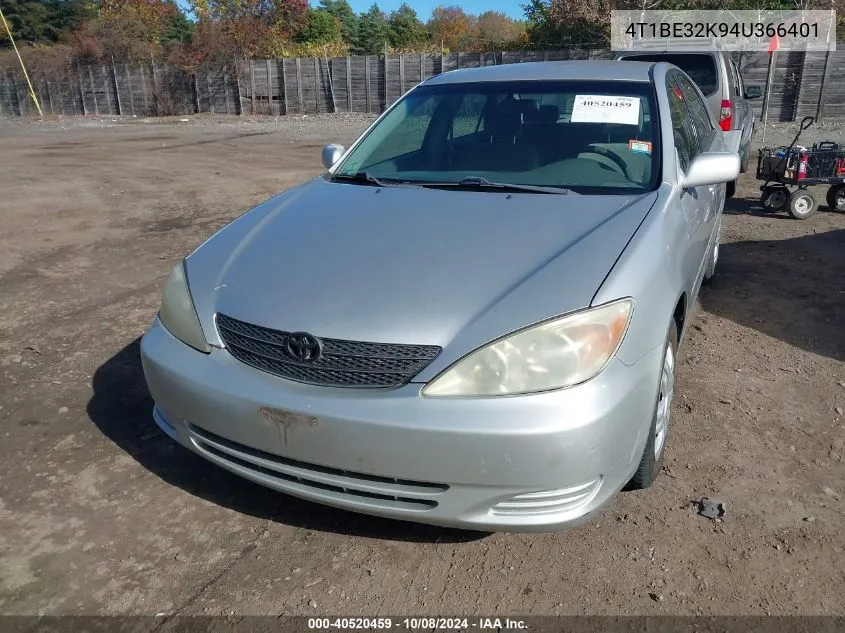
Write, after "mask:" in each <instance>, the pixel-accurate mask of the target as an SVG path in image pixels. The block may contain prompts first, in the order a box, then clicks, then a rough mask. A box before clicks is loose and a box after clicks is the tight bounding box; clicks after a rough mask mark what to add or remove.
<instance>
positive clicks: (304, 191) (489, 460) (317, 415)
mask: <svg viewBox="0 0 845 633" xmlns="http://www.w3.org/2000/svg"><path fill="white" fill-rule="evenodd" d="M737 141H738V139H734V138H733V137H732V135H731V133H723V132H722V131H721V130H720V129H719V127H718V124H717V122H715V121H714V120H713V118H712V115H710V114H709V109H708V108H707V106H706V103H705V101H704V99H703V97H702V95H701V93H700V92H699V90H698V89H697V88H696V87H695V85H694V84H693V83H692V82H691V81H690V79H689V78H688V77H687V76H686V75H685V74H684V73H683V72H681V71H680V70H679V69H677V68H675V67H674V66H671V65H669V64H666V63H657V64H650V63H629V64H620V63H614V62H596V61H591V62H550V63H539V64H515V65H506V66H497V67H488V68H480V69H467V70H460V71H456V72H450V73H446V74H443V75H440V76H438V77H435V78H433V79H429V80H428V81H425V82H423V83H422V84H420V85H419V86H417V87H416V88H414V89H413V90H411V91H410V92H409V93H408V94H406V95H405V96H404V97H403V98H402V99H401V100H399V101H398V102H397V103H396V104H394V105H393V106H392V107H391V108H390V109H389V110H388V111H387V112H385V113H384V114H383V115H382V116H381V117H380V118H379V119H378V120H377V121H376V122H375V123H374V124H373V125H372V126H371V127H370V128H369V129H368V130H367V131H366V132H365V133H364V134H363V135H362V136H361V137H360V138H359V139H358V140H357V141H356V142H355V143H354V144H353V145H352V146H351V147H350V148H349V149H348V150H344V149H343V148H341V147H340V146H337V145H330V146H327V147H326V148H325V150H324V152H323V160H324V164H325V165H326V167H327V172H326V173H324V174H323V175H321V176H319V177H317V178H314V179H313V180H311V181H309V182H306V183H304V184H302V185H300V186H297V187H295V188H293V189H290V190H288V191H286V192H284V193H282V194H280V195H278V196H276V197H274V198H272V199H270V200H268V201H267V202H265V203H263V204H261V205H259V206H258V207H256V208H254V209H252V210H251V211H249V212H248V213H245V214H244V215H242V216H240V217H239V218H238V219H236V220H235V221H234V222H232V223H231V224H229V225H228V226H226V227H225V228H223V229H222V230H220V231H219V232H217V233H216V234H215V235H213V236H212V237H211V238H210V239H209V240H208V241H206V242H205V243H204V244H203V245H202V246H200V247H199V248H198V249H197V250H196V251H194V252H193V253H192V254H190V255H189V256H188V257H187V258H185V259H184V261H182V262H180V263H179V264H178V265H177V266H176V267H175V268H174V269H173V271H172V272H171V274H170V277H169V279H168V280H167V283H166V285H165V288H164V297H163V302H162V305H161V310H160V312H159V314H158V316H157V318H156V319H155V322H154V323H153V325H152V327H151V328H150V329H149V331H148V332H147V333H146V334H145V336H144V338H143V341H142V343H141V351H142V358H143V364H144V371H145V375H146V379H147V382H148V384H149V388H150V391H151V393H152V396H153V398H154V400H155V408H154V410H153V417H154V419H155V421H156V423H157V424H158V425H159V426H160V427H161V428H162V429H163V430H164V431H165V432H166V433H167V434H168V435H170V436H171V437H172V438H173V439H174V440H176V441H177V442H179V443H180V444H182V445H184V446H186V447H188V448H189V449H191V450H192V451H195V452H196V453H198V454H200V455H202V456H203V457H205V458H206V459H208V460H209V461H211V462H213V463H215V464H217V465H219V466H220V467H222V468H225V469H227V470H229V471H231V472H234V473H236V474H238V475H241V476H243V477H245V478H247V479H250V480H252V481H255V482H258V483H260V484H263V485H265V486H268V487H270V488H273V489H275V490H278V491H280V492H284V493H288V494H291V495H295V496H298V497H303V498H306V499H310V500H313V501H316V502H318V503H324V504H327V505H331V506H336V507H339V508H346V509H348V510H353V511H357V512H364V513H368V514H372V515H379V516H384V517H393V518H397V519H406V520H410V521H418V522H424V523H431V524H437V525H444V526H456V527H463V528H471V529H479V530H509V531H510V530H557V529H562V528H566V527H570V526H574V525H577V524H579V523H580V522H582V521H584V520H585V519H586V518H588V517H589V516H590V515H591V514H593V513H595V512H596V511H597V510H598V509H599V508H601V507H602V506H603V505H605V504H606V503H608V502H609V501H610V500H611V499H612V498H613V497H614V496H615V495H616V493H617V492H618V491H620V490H621V489H623V488H626V487H627V488H644V487H647V486H649V485H650V484H651V483H652V482H653V481H654V479H655V477H656V476H657V475H658V473H659V472H660V465H661V461H662V459H663V454H664V452H665V447H666V439H667V434H668V431H669V421H670V412H671V405H672V396H673V393H674V376H675V358H676V351H677V346H678V344H679V342H680V341H681V339H682V338H683V334H684V330H685V325H686V323H687V315H688V314H689V311H690V308H691V306H692V305H693V303H694V301H695V297H696V295H697V293H698V291H699V288H700V286H701V284H702V283H703V282H706V281H707V280H708V279H710V278H711V277H712V276H713V274H714V272H715V266H716V260H717V257H718V253H719V226H720V219H721V213H722V207H723V204H724V200H725V184H724V183H726V182H729V181H732V180H734V179H735V178H736V177H737V175H738V173H739V167H740V165H739V156H738V154H737V151H736V149H737V148H736V146H737Z"/></svg>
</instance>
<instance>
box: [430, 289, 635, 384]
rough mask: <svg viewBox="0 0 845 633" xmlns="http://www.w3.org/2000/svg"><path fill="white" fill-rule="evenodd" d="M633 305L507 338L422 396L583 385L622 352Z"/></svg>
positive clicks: (616, 305)
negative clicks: (621, 347)
mask: <svg viewBox="0 0 845 633" xmlns="http://www.w3.org/2000/svg"><path fill="white" fill-rule="evenodd" d="M633 307H634V301H633V299H620V300H619V301H614V302H612V303H606V304H605V305H602V306H599V307H597V308H591V309H589V310H584V311H582V312H576V313H575V314H570V315H568V316H564V317H561V318H558V319H554V320H551V321H546V322H545V323H541V324H539V325H535V326H533V327H530V328H528V329H526V330H522V331H520V332H516V333H515V334H511V335H509V336H506V337H505V338H502V339H499V340H498V341H496V342H495V343H491V344H489V345H486V346H485V347H482V348H480V349H477V350H476V351H474V352H472V353H471V354H469V355H468V356H465V357H464V358H462V359H461V360H459V361H458V362H457V363H455V364H454V365H452V366H451V367H450V368H449V369H447V370H446V371H445V372H444V373H442V374H440V376H438V377H437V378H435V379H434V380H433V381H432V382H430V383H429V384H428V385H427V386H426V387H425V388H424V389H423V391H422V393H423V395H424V396H452V397H455V396H508V395H514V394H526V393H536V392H539V391H548V390H550V389H560V388H562V387H570V386H572V385H577V384H578V383H581V382H584V381H586V380H589V379H590V378H592V377H593V376H595V375H596V374H598V373H599V372H600V371H601V370H602V369H604V367H605V365H607V363H608V361H609V360H610V359H611V358H613V355H614V354H616V350H617V349H619V344H620V343H621V342H622V339H623V338H624V336H625V332H626V330H627V329H628V322H629V321H630V319H631V312H632V311H633Z"/></svg>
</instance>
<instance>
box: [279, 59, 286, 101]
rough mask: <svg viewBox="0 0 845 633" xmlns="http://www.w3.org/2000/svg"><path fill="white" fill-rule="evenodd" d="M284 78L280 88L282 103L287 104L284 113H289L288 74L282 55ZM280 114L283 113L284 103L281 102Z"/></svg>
mask: <svg viewBox="0 0 845 633" xmlns="http://www.w3.org/2000/svg"><path fill="white" fill-rule="evenodd" d="M281 61H282V80H281V82H280V83H281V85H280V86H279V88H280V94H281V96H282V103H283V104H284V106H285V111H284V114H287V113H288V74H287V71H286V70H285V58H284V57H282V60H281ZM279 114H282V104H279Z"/></svg>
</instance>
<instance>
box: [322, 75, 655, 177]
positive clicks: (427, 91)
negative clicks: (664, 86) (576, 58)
mask: <svg viewBox="0 0 845 633" xmlns="http://www.w3.org/2000/svg"><path fill="white" fill-rule="evenodd" d="M655 113H656V110H655V105H654V94H653V90H652V86H651V84H648V83H633V82H632V83H628V82H595V81H589V82H583V81H580V82H575V81H554V82H538V81H511V82H475V83H466V84H443V85H430V86H425V85H423V86H420V87H418V88H416V89H415V90H413V91H411V92H410V93H408V94H407V95H406V96H405V97H404V99H402V100H401V101H400V102H399V103H398V104H397V105H396V107H394V108H393V109H392V110H391V111H390V112H389V113H388V114H387V115H386V116H385V117H384V118H383V119H382V120H381V121H380V122H379V123H378V125H376V126H375V127H374V128H373V129H372V130H371V131H370V132H369V133H368V134H367V135H366V137H365V138H364V139H363V140H362V141H361V142H360V143H359V144H358V146H357V147H355V148H354V149H353V150H352V151H351V152H350V153H349V155H348V156H347V158H346V159H345V160H344V161H343V163H342V164H340V165H339V166H338V168H337V169H336V170H335V172H334V177H335V178H338V179H349V178H353V177H355V176H356V175H361V174H362V173H364V172H365V173H366V175H367V176H368V177H374V178H376V179H378V180H379V181H381V182H385V183H387V182H403V183H415V184H421V185H426V184H431V185H433V186H436V185H438V184H439V185H448V184H450V183H451V184H457V183H461V182H462V181H466V180H467V179H479V178H481V179H484V181H490V182H491V183H498V184H506V185H533V186H543V187H558V188H564V189H570V190H574V191H577V192H578V193H633V192H636V191H643V190H650V189H653V188H654V187H655V186H656V184H657V182H656V181H657V175H658V172H659V169H658V167H659V150H660V147H659V144H660V135H659V130H658V124H657V116H656V114H655Z"/></svg>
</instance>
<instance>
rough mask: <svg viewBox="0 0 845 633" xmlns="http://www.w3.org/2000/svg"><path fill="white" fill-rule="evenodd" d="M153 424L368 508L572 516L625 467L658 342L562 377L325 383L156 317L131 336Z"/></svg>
mask: <svg viewBox="0 0 845 633" xmlns="http://www.w3.org/2000/svg"><path fill="white" fill-rule="evenodd" d="M141 353H142V361H143V365H144V373H145V376H146V378H147V382H148V385H149V388H150V391H151V393H152V396H153V399H154V400H155V403H156V405H155V410H154V413H153V415H154V418H155V421H156V423H157V424H158V425H159V426H160V427H161V428H162V429H163V430H164V431H165V432H166V433H167V434H168V435H170V436H171V437H172V438H173V439H174V440H176V441H177V442H179V443H180V444H182V445H184V446H186V447H187V448H189V449H190V450H192V451H194V452H196V453H198V454H200V455H202V456H203V457H205V458H206V459H208V460H209V461H211V462H213V463H215V464H217V465H219V466H221V467H222V468H225V469H227V470H229V471H231V472H234V473H236V474H238V475H241V476H243V477H245V478H247V479H250V480H252V481H255V482H258V483H260V484H263V485H265V486H267V487H270V488H273V489H275V490H278V491H280V492H284V493H288V494H291V495H295V496H298V497H302V498H306V499H310V500H313V501H316V502H319V503H323V504H326V505H330V506H335V507H339V508H345V509H348V510H352V511H357V512H363V513H367V514H372V515H378V516H383V517H390V518H395V519H405V520H410V521H417V522H422V523H429V524H435V525H443V526H451V527H460V528H468V529H478V530H504V531H520V530H537V531H547V530H557V529H562V528H566V527H571V526H575V525H578V524H579V523H581V522H583V521H584V520H586V519H587V518H588V517H589V516H590V515H592V514H593V513H595V512H596V511H597V510H598V509H600V508H601V507H602V506H603V505H605V504H606V503H607V502H608V501H609V500H611V499H612V498H613V496H614V495H615V494H616V493H617V492H618V491H619V489H620V488H622V486H624V485H625V484H626V483H627V481H628V480H629V479H630V477H631V475H632V474H633V472H634V470H635V469H636V466H637V464H638V462H639V460H640V456H641V455H642V452H643V450H644V446H645V442H646V439H647V434H648V430H649V428H650V422H651V417H652V413H653V408H654V401H655V395H656V393H657V381H658V376H659V369H660V361H661V350H660V349H655V350H653V351H652V352H651V353H650V354H648V355H647V356H646V357H645V358H643V359H642V360H640V361H639V362H638V363H636V364H635V365H631V366H628V365H625V364H623V363H622V362H621V361H619V360H614V361H612V362H611V364H610V365H609V366H608V367H607V368H606V369H605V371H603V372H602V373H601V374H600V375H599V376H598V377H596V378H595V379H593V380H591V381H589V382H587V383H584V384H582V385H579V386H577V387H573V388H570V389H564V390H559V391H555V392H548V393H543V394H535V395H530V396H515V397H503V398H427V397H423V396H421V395H420V388H421V386H422V385H420V384H413V383H412V384H408V385H405V386H403V387H400V388H397V389H388V390H379V389H376V390H372V389H357V390H355V389H334V388H325V387H314V386H309V385H303V384H299V383H295V382H290V381H286V380H282V379H279V378H277V377H274V376H271V375H269V374H266V373H263V372H261V371H259V370H256V369H254V368H252V367H249V366H247V365H244V364H242V363H240V362H239V361H237V360H235V359H234V358H233V357H232V356H231V355H230V354H229V353H228V352H227V351H226V350H225V349H214V350H213V351H212V352H211V353H210V354H202V353H200V352H197V351H195V350H193V349H192V348H190V347H188V346H186V345H184V344H183V343H181V342H180V341H178V340H177V339H175V338H174V337H173V336H172V335H171V334H170V333H169V332H168V331H167V330H166V329H165V328H164V327H163V326H162V325H161V323H160V322H158V321H156V323H155V324H154V325H153V327H152V328H151V329H150V331H149V332H147V334H146V335H145V336H144V338H143V340H142V342H141Z"/></svg>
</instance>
